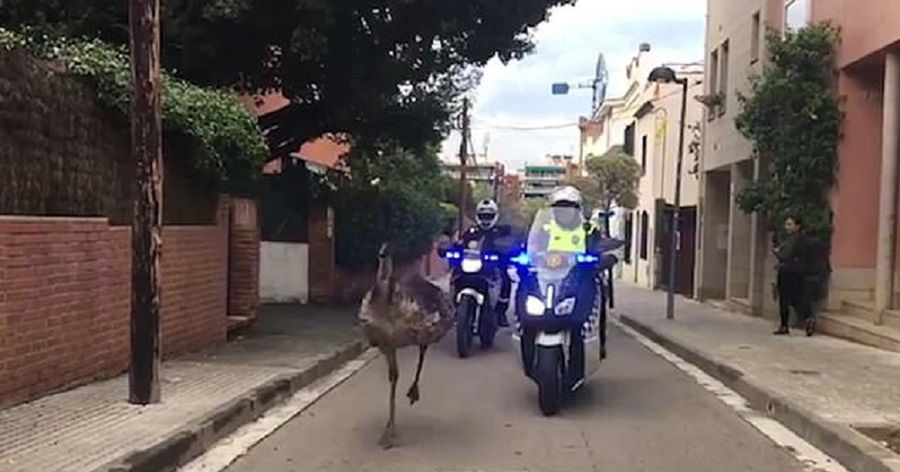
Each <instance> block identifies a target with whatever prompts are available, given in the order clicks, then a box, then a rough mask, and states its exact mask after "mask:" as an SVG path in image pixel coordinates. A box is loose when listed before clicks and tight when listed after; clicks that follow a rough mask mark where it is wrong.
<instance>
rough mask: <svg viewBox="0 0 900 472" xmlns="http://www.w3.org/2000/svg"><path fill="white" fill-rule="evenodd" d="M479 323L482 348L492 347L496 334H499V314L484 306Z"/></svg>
mask: <svg viewBox="0 0 900 472" xmlns="http://www.w3.org/2000/svg"><path fill="white" fill-rule="evenodd" d="M478 324H479V326H478V338H479V339H480V340H481V348H482V349H490V348H491V347H493V346H494V336H496V335H497V315H495V314H494V313H493V312H492V311H490V310H488V309H486V308H482V312H481V316H480V317H479V319H478Z"/></svg>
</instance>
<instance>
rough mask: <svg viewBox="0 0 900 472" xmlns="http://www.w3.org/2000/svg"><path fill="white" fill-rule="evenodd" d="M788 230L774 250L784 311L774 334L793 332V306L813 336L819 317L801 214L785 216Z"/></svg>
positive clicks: (780, 307) (781, 306) (779, 302)
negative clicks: (809, 276) (809, 279)
mask: <svg viewBox="0 0 900 472" xmlns="http://www.w3.org/2000/svg"><path fill="white" fill-rule="evenodd" d="M784 230H785V233H786V236H785V238H784V240H783V241H782V242H781V244H779V245H778V246H777V247H776V248H775V250H774V251H775V257H776V258H777V259H778V282H777V284H778V285H777V286H778V305H779V311H780V315H781V325H780V326H779V328H778V330H777V331H775V333H774V334H775V335H786V334H790V328H789V325H790V317H791V307H793V308H794V311H795V312H796V313H797V316H798V317H800V319H801V320H803V322H804V323H805V325H806V335H807V336H812V335H813V332H814V331H815V318H813V316H812V308H811V306H810V293H809V290H808V287H807V286H806V285H807V284H806V283H805V282H806V276H807V274H808V272H809V241H808V238H807V236H806V234H804V231H803V222H802V220H801V219H800V217H798V216H790V217H788V218H787V219H785V221H784Z"/></svg>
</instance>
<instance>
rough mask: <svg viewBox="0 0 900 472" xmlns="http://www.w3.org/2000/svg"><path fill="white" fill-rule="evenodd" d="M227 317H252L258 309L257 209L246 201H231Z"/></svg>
mask: <svg viewBox="0 0 900 472" xmlns="http://www.w3.org/2000/svg"><path fill="white" fill-rule="evenodd" d="M229 231H230V236H229V237H230V238H231V239H230V241H229V243H230V247H229V250H228V257H229V269H228V271H229V280H228V284H229V287H228V314H229V315H233V316H242V317H251V318H253V317H255V316H256V313H257V309H258V308H259V250H260V248H259V241H260V229H259V206H258V205H257V202H256V200H253V199H249V198H232V199H231V221H230V226H229Z"/></svg>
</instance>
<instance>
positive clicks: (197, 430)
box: [98, 340, 368, 472]
mask: <svg viewBox="0 0 900 472" xmlns="http://www.w3.org/2000/svg"><path fill="white" fill-rule="evenodd" d="M367 348H368V344H367V343H366V342H365V341H362V340H360V341H355V342H352V343H349V344H347V345H345V346H342V347H341V348H339V349H337V350H336V351H333V352H331V353H329V354H326V355H325V356H322V357H321V358H320V359H319V361H318V362H316V363H315V364H314V365H312V366H311V367H309V368H308V369H305V370H302V371H296V372H291V373H289V374H284V375H280V376H278V377H275V378H274V379H272V380H269V381H268V382H266V383H264V384H261V385H259V386H257V387H256V388H253V389H251V390H250V391H248V392H247V393H245V394H244V395H242V396H241V397H240V398H237V399H235V400H233V401H231V402H229V403H227V404H225V405H222V406H221V407H219V408H217V409H216V410H214V411H212V412H210V413H209V414H207V415H206V416H205V417H203V418H202V419H200V420H198V421H196V422H194V423H193V424H191V425H188V426H186V427H184V428H182V429H180V430H177V431H175V432H173V433H171V434H170V435H169V436H168V437H167V438H165V439H163V440H161V441H159V442H157V443H156V444H154V445H153V446H150V447H147V448H144V449H140V450H136V451H133V452H131V453H129V454H127V455H125V456H123V457H122V458H120V459H117V460H115V461H113V462H112V463H111V464H109V465H107V466H104V467H102V468H100V469H98V472H101V471H102V472H170V471H171V472H174V471H175V470H177V469H178V467H179V466H181V465H184V464H186V463H188V462H190V461H191V460H192V459H195V458H197V457H199V456H200V455H201V454H203V453H204V452H205V451H206V450H207V449H208V448H210V447H211V446H212V445H213V444H215V443H216V442H218V441H219V440H220V439H222V438H224V437H226V436H228V435H229V434H231V433H233V432H234V431H236V430H237V429H238V428H240V427H241V426H244V425H245V424H248V423H250V422H252V421H255V420H256V419H258V418H259V417H261V416H262V415H263V413H265V412H266V411H267V410H268V409H270V408H272V407H273V406H275V405H277V404H279V403H280V402H282V401H283V400H285V399H287V398H288V397H290V396H291V395H293V394H294V393H296V392H297V391H298V390H300V389H302V388H304V387H306V386H308V385H310V384H311V383H313V382H315V381H316V380H318V379H320V378H322V377H324V376H326V375H328V374H330V373H331V372H334V371H335V370H337V369H339V368H340V367H341V366H342V365H344V364H345V363H347V362H349V361H351V360H353V359H355V358H357V357H359V356H360V355H362V354H363V353H364V352H365V351H366V349H367Z"/></svg>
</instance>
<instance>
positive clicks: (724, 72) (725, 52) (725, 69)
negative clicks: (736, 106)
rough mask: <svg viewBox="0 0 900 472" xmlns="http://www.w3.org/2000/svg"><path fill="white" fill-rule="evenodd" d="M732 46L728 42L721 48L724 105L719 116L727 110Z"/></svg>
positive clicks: (721, 90)
mask: <svg viewBox="0 0 900 472" xmlns="http://www.w3.org/2000/svg"><path fill="white" fill-rule="evenodd" d="M729 49H730V46H729V44H728V41H725V42H724V43H722V47H721V48H719V50H720V53H719V54H720V56H719V60H720V61H721V62H720V63H719V95H721V97H722V105H721V106H720V107H719V116H722V115H724V114H725V110H726V108H728V107H727V104H728V57H729V53H730V50H729Z"/></svg>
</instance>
